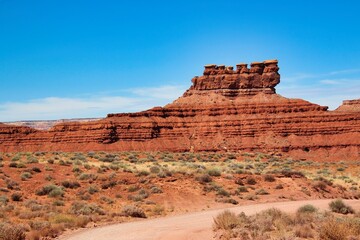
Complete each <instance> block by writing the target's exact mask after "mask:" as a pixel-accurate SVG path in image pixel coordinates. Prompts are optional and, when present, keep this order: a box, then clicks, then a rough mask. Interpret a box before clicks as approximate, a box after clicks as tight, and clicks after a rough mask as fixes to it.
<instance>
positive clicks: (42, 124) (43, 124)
mask: <svg viewBox="0 0 360 240" xmlns="http://www.w3.org/2000/svg"><path fill="white" fill-rule="evenodd" d="M96 120H100V119H99V118H74V119H59V120H34V121H15V122H5V124H9V125H14V126H25V127H31V128H35V129H38V130H49V129H50V128H52V127H53V126H54V125H56V124H59V123H64V122H74V121H76V122H90V121H96Z"/></svg>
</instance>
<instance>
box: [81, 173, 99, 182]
mask: <svg viewBox="0 0 360 240" xmlns="http://www.w3.org/2000/svg"><path fill="white" fill-rule="evenodd" d="M78 178H79V180H92V181H95V180H96V179H97V176H96V175H95V174H92V173H82V174H80V176H79V177H78Z"/></svg>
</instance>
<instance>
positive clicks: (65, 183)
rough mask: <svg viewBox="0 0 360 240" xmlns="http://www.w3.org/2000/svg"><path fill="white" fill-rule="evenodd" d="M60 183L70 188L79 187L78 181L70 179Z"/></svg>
mask: <svg viewBox="0 0 360 240" xmlns="http://www.w3.org/2000/svg"><path fill="white" fill-rule="evenodd" d="M61 185H62V186H63V187H64V188H70V189H75V188H79V187H80V183H78V182H76V181H70V180H65V181H62V182H61Z"/></svg>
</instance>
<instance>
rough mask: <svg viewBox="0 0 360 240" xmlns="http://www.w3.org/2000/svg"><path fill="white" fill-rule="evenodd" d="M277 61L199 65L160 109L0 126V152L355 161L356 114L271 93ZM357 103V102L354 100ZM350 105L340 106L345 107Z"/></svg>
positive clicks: (358, 143)
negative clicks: (232, 154)
mask: <svg viewBox="0 0 360 240" xmlns="http://www.w3.org/2000/svg"><path fill="white" fill-rule="evenodd" d="M278 69H279V68H278V66H277V61H276V60H272V61H265V62H263V63H258V62H257V63H252V64H251V68H250V69H248V68H247V67H246V64H238V65H237V69H236V70H233V68H232V67H225V66H216V65H207V66H205V71H204V75H203V76H200V77H195V78H193V80H192V82H193V85H192V86H191V87H190V89H188V90H187V91H186V92H185V93H184V95H183V96H182V97H180V98H179V99H177V100H176V101H174V102H173V103H171V104H168V105H166V106H164V107H155V108H152V109H150V110H147V111H143V112H138V113H123V114H109V115H108V116H107V118H104V119H101V120H99V121H93V122H86V123H79V122H70V123H61V124H58V125H55V126H54V127H53V128H51V129H50V130H49V131H39V130H35V129H31V128H24V127H14V126H8V125H0V151H90V150H104V151H106V150H107V151H123V150H137V151H259V152H275V153H279V152H280V153H283V154H288V155H290V156H294V157H298V158H310V159H314V160H321V159H327V160H331V159H334V160H345V159H353V160H359V159H360V154H359V153H360V112H359V111H358V110H356V109H359V108H352V110H351V111H348V110H347V109H344V110H342V111H340V110H337V111H327V107H324V106H319V105H317V104H313V103H310V102H307V101H304V100H301V99H287V98H284V97H282V96H280V95H277V94H276V93H275V86H276V85H277V84H278V83H279V81H280V75H279V74H278ZM357 101H358V100H357ZM352 103H354V104H355V105H356V104H357V103H358V102H357V103H356V101H355V102H345V105H349V104H350V105H351V104H352Z"/></svg>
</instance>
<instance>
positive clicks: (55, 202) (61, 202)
mask: <svg viewBox="0 0 360 240" xmlns="http://www.w3.org/2000/svg"><path fill="white" fill-rule="evenodd" d="M52 205H53V206H57V207H61V206H65V202H64V201H61V200H55V201H54V202H53V204H52Z"/></svg>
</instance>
